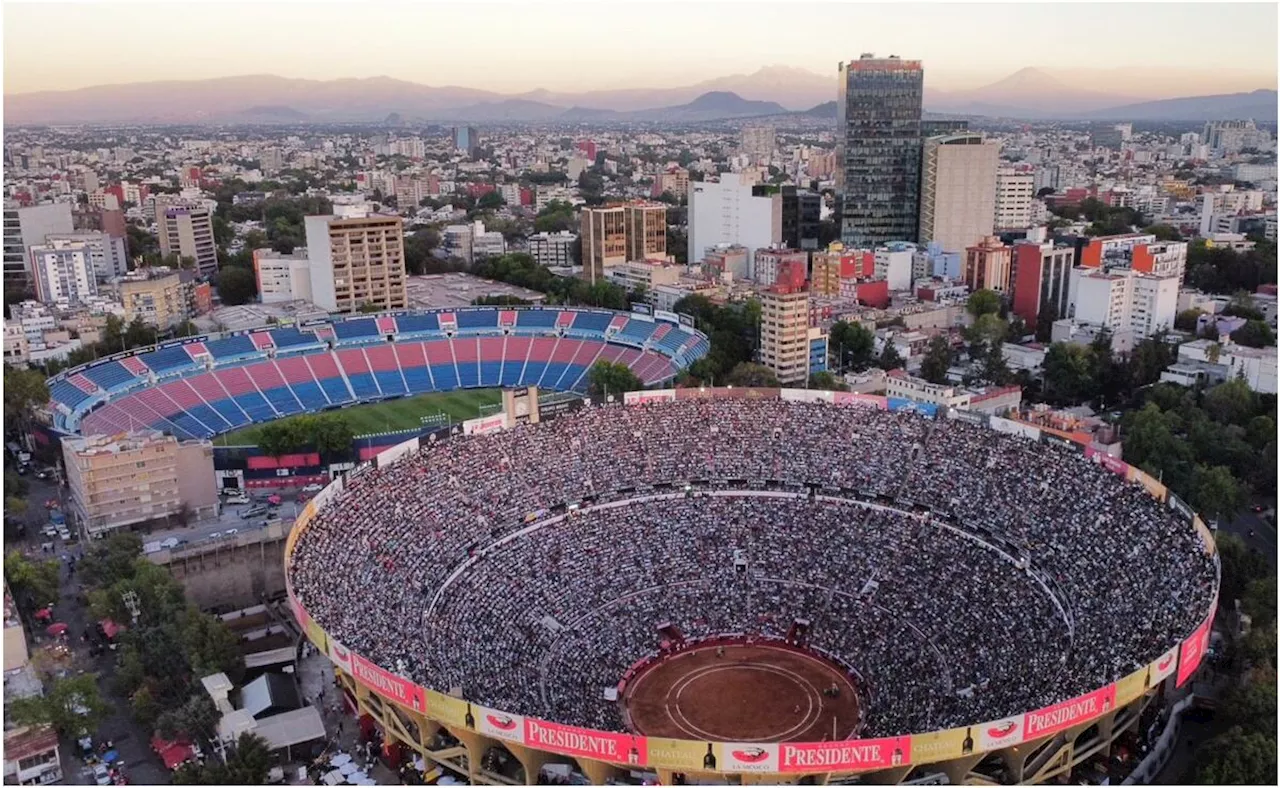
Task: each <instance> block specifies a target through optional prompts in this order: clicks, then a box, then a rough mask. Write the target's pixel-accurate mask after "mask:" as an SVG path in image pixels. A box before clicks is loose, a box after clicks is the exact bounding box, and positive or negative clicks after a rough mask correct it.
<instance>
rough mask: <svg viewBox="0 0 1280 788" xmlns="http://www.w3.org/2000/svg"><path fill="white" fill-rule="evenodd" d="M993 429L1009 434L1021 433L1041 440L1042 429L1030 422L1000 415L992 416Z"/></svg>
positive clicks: (1026, 436)
mask: <svg viewBox="0 0 1280 788" xmlns="http://www.w3.org/2000/svg"><path fill="white" fill-rule="evenodd" d="M991 429H993V430H995V431H996V432H1004V433H1007V434H1009V435H1021V436H1022V437H1024V438H1030V439H1031V440H1033V441H1034V440H1040V430H1038V429H1036V428H1035V427H1032V426H1031V425H1030V424H1023V423H1022V422H1020V421H1013V420H1012V419H1005V418H1001V417H1000V416H992V417H991Z"/></svg>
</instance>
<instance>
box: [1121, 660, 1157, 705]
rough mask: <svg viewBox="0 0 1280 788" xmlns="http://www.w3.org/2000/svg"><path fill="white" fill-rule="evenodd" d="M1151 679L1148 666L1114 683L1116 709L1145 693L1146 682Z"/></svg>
mask: <svg viewBox="0 0 1280 788" xmlns="http://www.w3.org/2000/svg"><path fill="white" fill-rule="evenodd" d="M1150 677H1151V673H1150V666H1149V665H1144V666H1143V667H1141V668H1139V669H1138V670H1135V671H1134V672H1133V673H1130V674H1129V675H1128V676H1125V677H1124V678H1122V679H1120V680H1119V681H1117V682H1116V705H1115V707H1116V708H1119V707H1121V706H1123V705H1125V704H1126V703H1131V702H1132V701H1135V700H1137V699H1138V698H1139V697H1141V696H1142V693H1144V692H1146V691H1147V687H1148V686H1149V685H1148V684H1147V680H1148V679H1149V678H1150Z"/></svg>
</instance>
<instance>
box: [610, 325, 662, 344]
mask: <svg viewBox="0 0 1280 788" xmlns="http://www.w3.org/2000/svg"><path fill="white" fill-rule="evenodd" d="M657 328H658V326H657V324H655V323H650V322H649V321H647V320H628V321H627V324H626V325H625V326H623V327H622V330H621V331H619V332H618V337H620V338H622V339H629V340H631V341H632V342H644V341H645V340H646V339H648V338H649V337H650V335H652V334H653V332H654V331H655V330H657Z"/></svg>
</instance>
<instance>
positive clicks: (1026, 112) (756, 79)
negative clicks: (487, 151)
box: [4, 66, 1276, 125]
mask: <svg viewBox="0 0 1280 788" xmlns="http://www.w3.org/2000/svg"><path fill="white" fill-rule="evenodd" d="M837 82H838V80H837V78H836V77H835V75H830V76H822V75H820V74H815V73H813V72H811V71H806V70H804V69H798V68H791V67H788V66H767V67H765V68H761V69H760V70H758V71H756V72H754V73H752V74H735V75H730V76H726V77H720V78H718V79H713V80H706V81H703V82H698V83H695V84H692V85H687V86H684V87H674V88H654V89H636V88H629V89H620V90H596V91H587V92H583V93H566V92H553V91H548V90H535V91H530V92H527V93H522V94H517V95H505V94H501V93H495V92H492V91H485V90H478V89H475V88H467V87H459V86H443V87H436V86H430V85H423V84H419V83H416V82H407V81H404V80H398V79H392V78H390V77H371V78H365V79H337V80H327V81H322V80H309V79H291V78H286V77H279V76H271V75H251V76H241V77H224V78H219V79H207V80H189V81H177V80H174V81H164V82H144V83H134V84H127V85H99V86H94V87H87V88H80V89H78V90H68V91H44V92H39V93H23V94H13V95H6V96H5V98H4V110H5V120H6V121H7V122H8V123H9V124H12V125H25V124H74V123H153V124H160V123H302V122H347V121H363V122H369V121H379V120H382V119H383V118H386V117H387V116H388V115H390V114H396V115H398V116H399V117H401V118H403V119H404V121H406V122H421V121H435V122H450V121H457V122H462V121H465V122H477V123H503V122H506V123H519V122H615V121H616V122H624V121H653V122H667V123H694V122H702V121H712V120H722V119H731V118H746V117H757V116H770V115H780V114H783V113H788V112H803V113H805V114H807V115H811V116H826V115H827V114H828V112H830V110H826V109H824V108H822V107H820V106H817V105H822V104H825V103H830V102H831V100H832V99H833V98H834V94H835V93H836V90H837ZM1150 98H1151V96H1149V95H1148V96H1142V95H1120V94H1117V93H1109V92H1104V91H1099V90H1095V89H1088V88H1082V87H1078V86H1076V85H1073V84H1071V83H1069V82H1068V81H1066V80H1064V79H1062V78H1060V77H1058V76H1054V75H1052V74H1050V73H1048V72H1047V71H1044V70H1041V69H1036V68H1024V69H1022V70H1020V71H1018V72H1016V73H1014V74H1012V75H1010V76H1008V77H1006V78H1005V79H1002V80H999V81H998V82H994V83H992V84H989V85H985V86H982V87H979V88H974V89H969V90H952V91H940V90H935V89H932V88H929V87H928V86H926V88H925V93H924V107H925V110H927V111H929V112H934V113H945V114H949V115H967V116H993V117H1002V118H1015V119H1025V120H1050V119H1063V120H1066V119H1098V120H1110V119H1116V120H1134V121H1203V120H1210V119H1218V118H1249V117H1252V118H1255V119H1259V120H1262V119H1269V118H1273V117H1275V116H1276V91H1274V90H1256V91H1253V92H1251V93H1230V94H1223V95H1210V96H1192V97H1182V98H1167V97H1165V98H1161V99H1159V100H1155V101H1151V100H1149V99H1150Z"/></svg>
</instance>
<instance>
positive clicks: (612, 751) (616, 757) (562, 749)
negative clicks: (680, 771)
mask: <svg viewBox="0 0 1280 788" xmlns="http://www.w3.org/2000/svg"><path fill="white" fill-rule="evenodd" d="M524 741H525V744H527V745H528V746H530V747H533V748H536V749H539V750H548V751H550V752H558V753H560V754H561V755H572V756H574V757H575V758H576V757H583V758H594V759H595V760H598V761H608V762H609V763H621V764H627V765H630V766H644V765H645V764H647V763H648V762H649V752H648V747H647V743H646V741H645V738H644V737H643V736H632V735H630V734H626V733H606V732H604V731H593V730H591V729H589V728H575V727H573V726H571V725H560V724H558V723H554V722H544V721H543V720H533V719H529V718H528V717H526V718H525V720H524Z"/></svg>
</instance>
